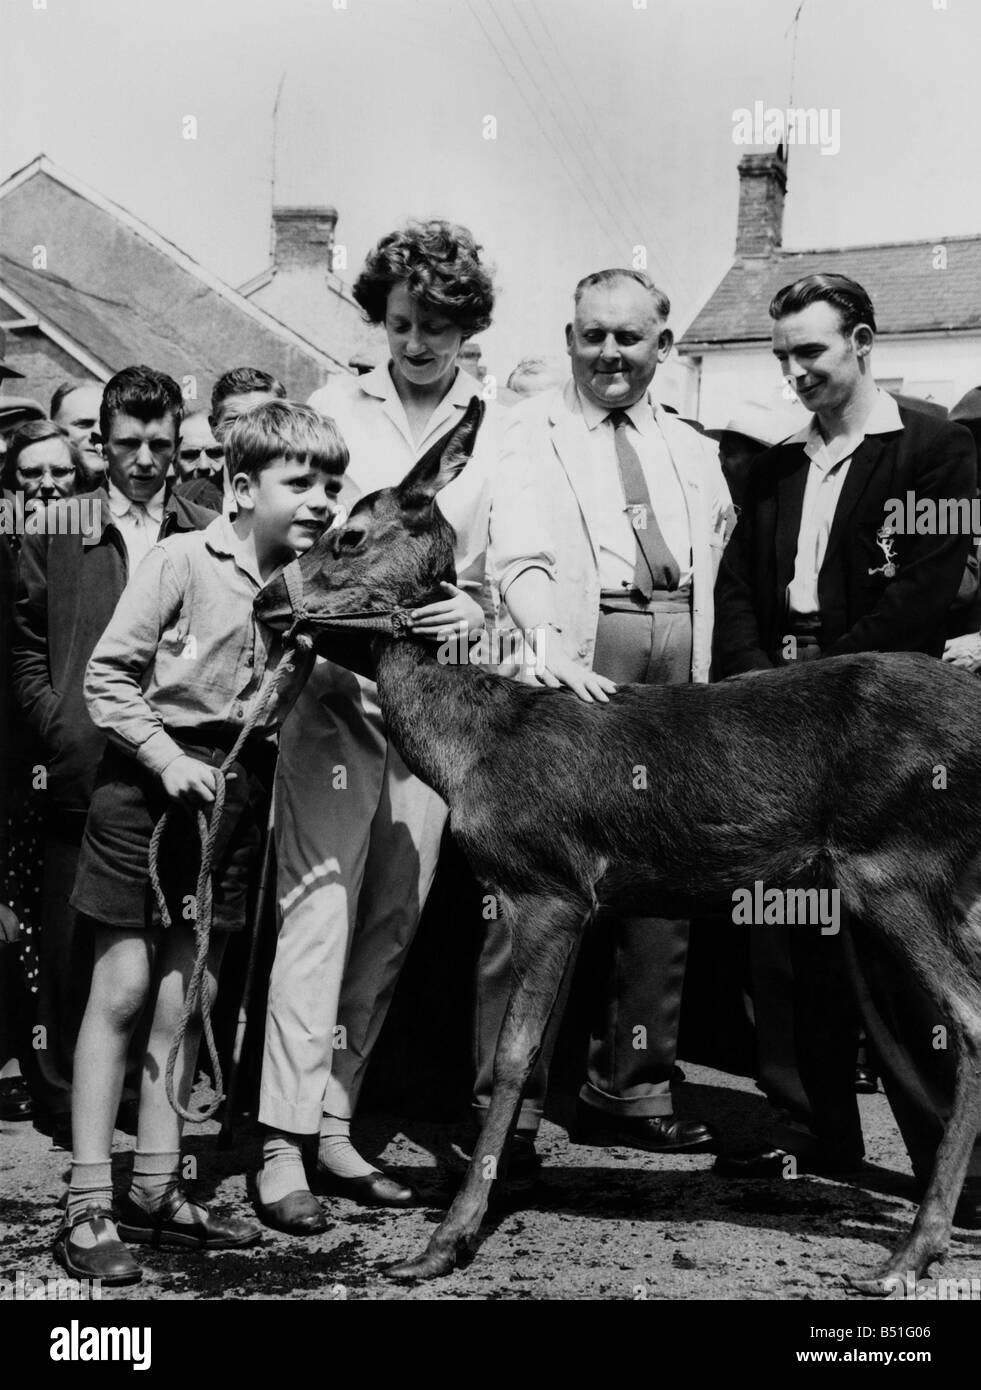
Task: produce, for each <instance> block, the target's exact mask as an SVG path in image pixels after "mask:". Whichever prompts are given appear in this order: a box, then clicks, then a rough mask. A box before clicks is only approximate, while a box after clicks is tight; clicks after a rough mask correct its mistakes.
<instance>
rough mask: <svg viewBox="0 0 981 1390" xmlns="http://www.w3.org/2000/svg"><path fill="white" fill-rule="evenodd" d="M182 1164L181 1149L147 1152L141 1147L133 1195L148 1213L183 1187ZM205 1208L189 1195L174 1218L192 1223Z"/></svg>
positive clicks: (136, 1154) (135, 1167)
mask: <svg viewBox="0 0 981 1390" xmlns="http://www.w3.org/2000/svg"><path fill="white" fill-rule="evenodd" d="M180 1164H181V1156H180V1154H179V1153H144V1152H142V1151H141V1150H140V1149H137V1150H136V1152H135V1153H134V1155H133V1183H132V1186H131V1187H130V1189H129V1195H130V1197H131V1198H132V1199H133V1201H134V1202H135V1203H136V1205H137V1206H138V1207H142V1209H143V1210H144V1211H145V1212H146V1213H147V1215H148V1216H152V1215H153V1214H154V1212H157V1211H159V1210H160V1208H161V1207H162V1206H163V1204H164V1203H165V1202H166V1200H167V1198H168V1197H169V1196H170V1194H171V1192H173V1191H174V1189H175V1188H178V1187H180ZM204 1210H205V1208H203V1207H200V1206H196V1205H195V1203H194V1202H192V1201H191V1200H190V1199H189V1198H188V1197H185V1198H184V1201H183V1202H182V1203H181V1205H180V1206H179V1207H178V1208H177V1210H176V1211H175V1212H174V1214H173V1217H171V1218H170V1219H171V1220H173V1221H178V1222H180V1221H186V1222H187V1223H188V1224H190V1223H191V1222H193V1221H194V1219H195V1213H196V1212H198V1211H202V1212H203V1211H204Z"/></svg>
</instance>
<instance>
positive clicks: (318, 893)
mask: <svg viewBox="0 0 981 1390" xmlns="http://www.w3.org/2000/svg"><path fill="white" fill-rule="evenodd" d="M354 295H355V298H356V299H357V301H358V303H359V304H360V305H361V306H362V308H363V309H364V311H365V315H366V317H367V318H368V320H369V321H370V322H371V323H377V324H382V325H383V326H384V328H385V333H386V335H387V338H388V346H389V351H390V357H389V360H388V361H387V362H385V363H384V364H383V365H381V366H379V367H377V368H375V370H373V371H371V372H368V373H367V374H366V375H364V376H361V377H357V378H355V377H340V376H339V377H336V378H335V379H334V380H332V381H331V382H330V383H329V384H328V385H327V386H325V387H324V388H323V389H322V390H320V391H317V392H315V393H314V395H313V396H312V397H311V399H310V404H311V405H313V406H315V407H316V408H317V409H318V410H320V411H321V413H322V414H324V415H328V416H330V417H332V418H333V420H334V421H335V423H336V425H337V427H338V429H339V430H340V432H341V434H342V436H343V438H344V440H345V442H346V443H347V446H348V449H349V450H350V455H351V462H350V466H349V468H348V472H347V474H346V477H345V491H344V493H343V494H342V502H346V503H347V504H348V505H350V503H352V502H353V501H354V500H356V499H357V498H358V497H360V496H364V495H366V494H368V493H371V492H374V491H375V490H376V489H379V488H384V487H392V486H395V485H397V484H398V483H399V482H401V480H402V479H403V478H404V477H405V475H406V474H407V473H408V472H409V470H410V469H411V468H412V467H413V465H414V464H415V463H416V461H417V460H418V459H419V458H421V457H422V455H423V454H424V453H426V451H427V450H428V449H429V448H430V447H431V446H432V445H433V444H434V443H436V441H438V440H439V439H441V438H442V437H443V436H444V435H445V434H446V433H447V432H448V431H449V430H451V429H452V428H453V426H454V425H455V424H456V423H457V421H458V420H459V419H460V418H461V416H462V414H463V412H464V410H465V409H466V407H467V405H468V404H469V403H470V400H471V399H472V397H473V396H474V395H475V394H479V393H480V390H481V388H480V385H479V383H478V382H477V381H476V380H474V378H472V377H470V376H468V375H467V374H466V373H465V372H463V371H462V370H461V369H460V367H459V362H458V358H459V354H460V349H461V347H462V346H463V344H464V343H465V342H466V341H467V339H469V338H470V337H472V336H473V335H474V334H476V333H479V332H481V331H482V330H483V329H485V328H486V327H487V326H488V325H489V323H490V319H491V310H492V308H493V304H494V289H493V283H492V280H491V276H490V273H489V271H488V269H487V267H486V265H485V264H484V263H483V262H482V260H481V257H480V248H479V247H478V246H477V244H476V243H475V241H474V239H473V237H472V236H471V234H470V232H469V231H467V229H466V228H465V227H460V226H457V225H455V224H453V223H450V222H444V221H438V220H433V221H428V222H423V223H417V222H413V223H409V224H408V226H406V227H405V228H403V229H402V230H401V231H397V232H392V233H390V234H389V235H388V236H386V237H384V238H383V239H382V240H381V241H380V242H379V243H378V245H377V246H376V247H375V248H374V250H373V251H372V252H371V253H370V254H369V256H368V258H367V261H366V263H365V266H364V269H363V270H362V272H361V274H360V276H359V277H358V280H357V282H356V284H355V286H354ZM500 413H502V412H500V411H499V408H498V407H497V406H495V405H494V404H493V403H490V404H488V408H487V413H486V415H485V419H484V423H483V425H482V427H481V430H480V434H479V436H478V441H477V447H476V450H475V453H474V456H473V458H472V459H471V461H470V462H469V463H468V465H467V467H466V468H465V469H463V470H462V472H461V473H460V474H458V476H457V477H456V478H454V479H453V481H452V482H450V483H449V484H448V485H447V486H446V487H445V488H444V489H443V490H442V491H441V492H440V495H439V506H440V508H441V510H442V511H443V513H444V515H445V516H446V519H447V520H448V521H449V522H450V523H451V525H452V526H453V528H454V531H455V532H456V550H455V561H456V572H457V583H456V584H455V585H454V584H444V586H443V589H444V593H445V597H444V598H443V599H442V600H440V601H438V602H435V603H430V604H426V605H425V606H423V607H421V608H419V609H417V610H416V611H415V612H414V613H413V615H412V616H413V619H414V631H415V632H417V633H418V634H420V635H423V636H425V637H427V638H430V639H432V640H437V639H438V638H439V637H440V636H441V635H442V634H444V633H445V632H447V631H448V630H450V629H454V628H455V629H456V630H460V629H461V628H462V627H464V626H465V627H466V628H467V629H468V630H469V631H473V630H475V629H479V628H480V627H481V626H482V625H483V622H484V616H485V614H489V613H490V612H491V601H490V596H489V585H488V584H487V582H486V579H485V573H484V570H485V558H486V552H487V549H488V543H489V539H490V541H491V542H493V541H494V524H495V518H496V522H497V524H498V525H499V527H500V528H501V529H502V530H503V528H504V524H505V523H506V521H507V519H508V518H514V519H518V518H520V519H521V522H522V524H521V525H519V526H518V527H517V530H516V531H515V532H514V533H513V534H511V533H510V530H509V534H508V536H507V546H506V548H507V551H508V554H517V556H518V559H517V560H516V561H515V562H514V563H513V564H512V565H511V567H510V569H509V575H508V584H509V587H508V591H507V603H508V607H509V609H510V611H511V615H512V617H513V619H514V621H515V623H516V624H517V626H518V627H524V628H529V627H532V626H534V624H535V620H536V616H537V615H538V614H539V613H544V612H546V611H547V605H546V601H545V599H544V598H543V586H544V589H547V588H548V586H549V583H550V581H549V578H548V573H549V570H550V567H551V563H552V557H551V555H550V553H549V542H548V540H547V538H545V537H543V536H541V535H540V533H539V532H538V531H537V528H536V527H535V525H531V526H530V527H526V526H524V524H523V523H524V522H525V521H526V520H527V519H528V517H531V516H533V512H534V503H533V500H532V499H533V494H532V492H531V486H530V479H529V480H528V490H527V492H522V486H523V484H522V482H521V481H520V480H519V482H518V483H517V484H516V486H515V488H514V493H513V495H511V496H509V497H508V498H507V499H504V500H503V501H501V500H499V502H498V511H497V512H496V513H495V518H492V515H491V502H492V491H493V489H492V484H493V480H494V472H495V465H496V462H497V459H498V455H499V451H500V435H501V427H500V419H499V415H500ZM515 535H520V536H521V544H518V545H517V547H516V545H515V540H514V536H515ZM526 536H527V537H528V540H527V543H525V537H526ZM559 680H562V681H565V682H566V683H568V684H569V685H571V686H573V688H575V689H577V691H578V693H580V694H581V695H582V696H583V697H584V698H589V694H590V693H592V694H595V695H597V698H604V697H603V695H602V694H601V693H599V692H601V691H602V689H603V685H602V684H601V683H600V682H598V681H597V679H596V678H595V677H593V676H592V675H591V674H590V673H588V672H584V671H581V670H580V669H579V668H578V667H577V668H575V669H574V670H573V671H565V670H556V671H555V674H554V675H552V674H549V676H548V678H547V682H546V683H548V684H558V683H559ZM446 816H447V808H446V805H445V804H444V803H443V801H441V800H440V798H439V797H438V796H437V795H436V793H435V792H434V791H432V790H431V789H430V788H429V787H427V786H426V785H425V784H424V783H423V782H421V781H419V779H418V778H416V777H414V776H413V775H412V774H411V773H410V772H409V771H408V769H407V768H406V766H405V764H404V763H403V762H402V759H401V758H400V756H399V754H398V752H397V751H396V749H395V747H394V746H393V745H392V744H391V743H390V742H389V740H388V735H387V732H386V729H385V725H384V721H383V719H382V715H381V711H380V709H379V707H378V701H377V693H376V689H375V686H374V683H373V682H372V681H369V680H367V679H364V678H362V677H360V676H357V675H354V674H352V673H351V672H350V671H348V670H346V669H344V668H343V667H340V666H336V665H334V664H333V663H331V662H329V661H323V660H321V661H318V663H317V666H316V669H315V671H314V673H313V675H312V676H311V678H310V680H309V681H308V683H307V686H306V688H305V690H304V692H303V694H302V695H301V697H300V700H299V701H298V703H297V705H296V707H295V709H294V711H293V713H292V714H291V715H290V717H289V719H288V720H287V721H286V724H285V726H284V728H283V733H282V739H281V745H280V761H279V772H278V775H277V784H276V814H275V821H276V850H277V861H278V865H279V904H280V911H281V918H282V924H281V930H280V935H279V941H278V944H277V949H276V960H275V964H274V966H273V971H272V977H271V980H270V987H269V1006H268V1014H267V1021H266V1038H265V1052H264V1057H263V1069H262V1088H261V1093H260V1108H259V1118H260V1121H261V1122H262V1123H263V1124H264V1125H266V1126H267V1128H268V1134H267V1138H266V1141H265V1145H264V1151H263V1168H262V1171H261V1172H260V1174H259V1177H258V1184H257V1186H258V1196H259V1203H258V1211H259V1215H260V1216H261V1217H262V1219H263V1220H264V1221H266V1222H267V1223H268V1224H270V1225H273V1226H276V1227H278V1228H279V1229H285V1230H287V1231H291V1232H294V1233H296V1234H312V1233H314V1232H316V1231H319V1230H323V1229H324V1228H325V1220H324V1215H323V1211H322V1209H321V1207H320V1204H319V1203H318V1202H317V1201H316V1200H315V1198H314V1197H313V1196H312V1194H311V1192H310V1190H309V1187H308V1185H307V1180H306V1176H305V1173H304V1168H303V1163H302V1154H301V1138H302V1136H304V1135H310V1134H313V1133H314V1132H316V1131H317V1130H318V1127H319V1134H320V1141H319V1151H318V1158H317V1169H318V1178H319V1180H320V1181H321V1183H322V1184H323V1185H324V1187H325V1188H326V1190H328V1191H332V1192H334V1193H337V1194H340V1195H346V1196H350V1197H354V1198H356V1199H357V1200H359V1201H361V1202H364V1203H368V1204H374V1205H386V1206H406V1205H408V1204H409V1203H411V1202H412V1200H413V1197H414V1194H413V1192H412V1190H411V1188H408V1187H406V1186H404V1185H403V1184H401V1183H399V1182H396V1181H395V1180H394V1179H393V1178H392V1177H390V1176H389V1175H387V1174H384V1173H382V1172H380V1171H379V1170H378V1169H377V1168H376V1167H374V1166H373V1165H372V1164H371V1163H368V1162H367V1161H366V1160H365V1159H363V1158H362V1157H361V1155H360V1154H359V1153H358V1152H357V1150H356V1149H355V1148H354V1147H353V1145H352V1143H351V1138H350V1125H351V1118H352V1116H353V1114H354V1111H355V1108H356V1105H357V1100H358V1094H359V1092H360V1088H361V1083H362V1080H363V1078H364V1074H365V1070H366V1067H367V1063H368V1060H369V1057H370V1055H371V1051H372V1048H373V1046H374V1044H375V1041H376V1040H377V1038H378V1035H379V1033H380V1031H381V1027H382V1024H383V1022H384V1020H385V1016H386V1013H387V1011H388V1006H389V1003H390V1001H391V998H392V994H393V993H394V990H395V985H396V982H397V980H398V976H399V972H400V970H401V967H402V964H403V962H404V959H405V954H406V951H407V949H408V947H409V945H410V943H411V941H412V938H413V936H414V934H415V931H416V927H417V926H418V923H419V918H420V916H421V913H422V908H423V905H424V904H425V901H426V896H427V894H428V892H429V888H430V885H431V884H432V880H433V876H434V874H435V871H436V861H437V858H438V854H439V845H440V839H441V836H442V831H443V826H444V824H445V821H446Z"/></svg>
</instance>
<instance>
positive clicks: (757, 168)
mask: <svg viewBox="0 0 981 1390" xmlns="http://www.w3.org/2000/svg"><path fill="white" fill-rule="evenodd" d="M786 194H787V157H786V155H785V154H784V150H783V146H782V145H778V146H777V148H776V150H770V151H768V152H767V153H766V154H744V155H743V157H742V159H741V160H740V161H739V221H738V223H737V225H736V256H737V257H746V256H768V255H769V254H770V252H771V251H776V250H777V248H778V247H779V246H780V243H781V241H782V239H783V200H784V198H785V197H786Z"/></svg>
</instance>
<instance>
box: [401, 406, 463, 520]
mask: <svg viewBox="0 0 981 1390" xmlns="http://www.w3.org/2000/svg"><path fill="white" fill-rule="evenodd" d="M483 418H484V402H483V401H482V400H481V399H480V397H479V396H472V397H471V399H470V404H469V405H468V406H467V408H466V410H465V411H464V413H463V419H462V420H461V421H460V423H459V424H458V425H455V426H454V427H453V429H452V430H450V432H449V434H448V435H446V436H445V438H443V439H440V440H437V442H436V443H435V444H434V445H433V447H432V448H431V449H427V450H426V452H425V453H424V454H423V456H422V458H421V459H420V460H419V462H418V463H417V464H416V465H415V467H414V468H413V469H412V472H411V473H407V474H406V476H405V477H404V478H403V479H402V481H401V483H400V484H399V486H398V489H397V491H396V496H397V497H398V500H399V503H400V504H401V506H402V507H403V508H406V509H408V510H414V509H416V508H420V507H426V506H431V505H432V502H433V500H434V499H435V497H436V494H437V492H439V491H440V490H441V489H442V488H444V487H445V486H446V484H447V483H451V482H452V481H453V479H454V478H455V477H456V475H457V474H458V473H459V472H461V470H462V469H463V467H464V466H465V464H467V463H469V461H470V458H471V457H472V455H473V451H474V448H475V446H476V443H477V431H478V430H479V429H480V422H481V420H483Z"/></svg>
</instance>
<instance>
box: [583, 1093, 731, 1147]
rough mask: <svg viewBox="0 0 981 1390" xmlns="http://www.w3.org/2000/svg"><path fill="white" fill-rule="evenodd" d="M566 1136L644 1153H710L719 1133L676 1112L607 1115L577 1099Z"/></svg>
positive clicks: (587, 1142) (586, 1142) (699, 1121)
mask: <svg viewBox="0 0 981 1390" xmlns="http://www.w3.org/2000/svg"><path fill="white" fill-rule="evenodd" d="M569 1138H570V1139H571V1140H572V1142H573V1143H574V1144H592V1145H594V1146H596V1147H604V1148H612V1147H623V1148H628V1149H644V1150H646V1152H647V1153H656V1154H666V1153H711V1152H713V1151H714V1150H715V1149H716V1148H717V1146H718V1135H717V1134H716V1132H715V1130H714V1129H713V1128H712V1126H711V1125H707V1124H703V1122H702V1121H701V1120H680V1119H679V1118H678V1116H677V1115H608V1114H607V1113H606V1111H605V1110H597V1109H596V1107H595V1106H594V1105H586V1103H585V1102H584V1101H580V1102H579V1104H578V1105H577V1106H576V1119H575V1123H574V1124H573V1127H572V1129H571V1130H570V1131H569Z"/></svg>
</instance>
